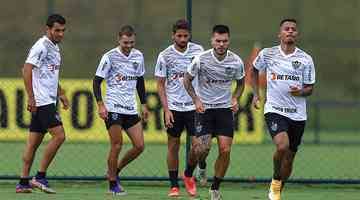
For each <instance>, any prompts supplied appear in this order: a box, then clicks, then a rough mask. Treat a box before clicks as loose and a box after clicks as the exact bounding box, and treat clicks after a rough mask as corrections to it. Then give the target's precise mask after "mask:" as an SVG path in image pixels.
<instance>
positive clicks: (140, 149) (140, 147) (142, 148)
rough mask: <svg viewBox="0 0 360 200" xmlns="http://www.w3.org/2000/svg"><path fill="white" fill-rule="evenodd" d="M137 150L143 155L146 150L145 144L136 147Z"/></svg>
mask: <svg viewBox="0 0 360 200" xmlns="http://www.w3.org/2000/svg"><path fill="white" fill-rule="evenodd" d="M135 149H136V152H137V153H139V154H140V153H142V152H143V151H144V150H145V145H144V143H141V144H137V145H135Z"/></svg>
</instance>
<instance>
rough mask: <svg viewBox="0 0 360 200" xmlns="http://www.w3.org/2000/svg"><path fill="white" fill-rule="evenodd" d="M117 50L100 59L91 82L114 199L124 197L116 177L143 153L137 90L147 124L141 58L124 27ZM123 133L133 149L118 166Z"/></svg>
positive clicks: (129, 30)
mask: <svg viewBox="0 0 360 200" xmlns="http://www.w3.org/2000/svg"><path fill="white" fill-rule="evenodd" d="M118 42H119V46H117V47H116V48H114V49H112V50H110V51H108V52H107V53H105V54H104V55H103V57H102V58H101V61H100V64H99V66H98V68H97V70H96V75H95V78H94V81H93V92H94V96H95V98H96V101H97V105H98V114H99V116H100V118H101V119H103V120H104V121H105V125H106V128H107V130H108V134H109V139H110V145H111V146H110V151H109V155H108V174H107V176H108V180H109V192H110V193H112V194H114V195H125V194H126V192H125V191H124V189H123V188H122V187H121V185H120V182H119V179H118V174H119V172H120V171H121V170H122V169H123V168H124V167H125V166H126V165H128V164H129V163H130V162H131V161H133V160H134V159H136V158H137V157H138V156H139V155H140V154H141V153H142V152H143V151H144V135H143V128H142V124H141V118H140V117H139V115H138V111H137V103H136V90H137V92H138V95H139V98H140V102H141V105H142V106H141V107H142V108H141V111H142V118H143V119H144V120H145V121H146V120H147V117H148V109H147V107H146V96H145V83H144V77H143V76H144V73H145V66H144V57H143V54H142V53H141V52H140V51H139V50H137V49H135V48H134V46H135V31H134V29H133V27H132V26H129V25H125V26H123V27H121V29H120V32H119V40H118ZM103 79H105V80H106V85H107V87H106V101H105V103H104V102H103V100H102V95H101V87H100V86H101V82H102V81H103ZM122 130H125V131H126V133H127V135H128V137H129V138H130V140H131V143H132V145H133V147H132V148H131V149H130V150H128V151H127V152H126V153H125V155H124V156H123V157H122V159H121V160H120V161H119V163H118V156H119V153H120V150H121V147H122V143H123V138H122Z"/></svg>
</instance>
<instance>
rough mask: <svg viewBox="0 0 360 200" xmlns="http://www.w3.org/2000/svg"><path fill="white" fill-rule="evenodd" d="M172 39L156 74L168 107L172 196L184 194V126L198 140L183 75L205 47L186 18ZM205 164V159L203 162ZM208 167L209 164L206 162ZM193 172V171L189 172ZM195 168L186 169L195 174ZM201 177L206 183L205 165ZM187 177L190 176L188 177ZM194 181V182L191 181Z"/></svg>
mask: <svg viewBox="0 0 360 200" xmlns="http://www.w3.org/2000/svg"><path fill="white" fill-rule="evenodd" d="M172 31H173V34H172V39H173V41H174V44H172V45H170V46H169V47H167V48H166V49H165V50H163V51H162V52H161V53H160V54H159V56H158V60H157V64H156V67H155V77H156V79H157V87H158V94H159V96H160V100H161V104H162V107H163V109H164V122H165V126H166V128H167V129H166V132H167V134H168V152H167V165H168V171H169V179H170V191H169V194H168V196H169V197H178V196H179V195H180V189H179V183H178V174H179V170H178V168H179V147H180V136H181V133H182V131H183V130H184V128H185V129H186V132H187V134H188V135H189V136H190V137H191V141H192V144H194V143H195V142H196V141H195V140H196V138H195V137H194V136H195V119H194V117H195V106H194V103H193V102H192V100H191V97H190V96H189V95H188V94H187V92H186V90H185V88H184V85H183V78H184V74H185V72H186V69H187V67H188V66H189V65H190V63H191V61H192V59H193V58H194V57H195V56H196V55H199V53H201V52H202V51H203V48H202V46H200V45H198V44H195V43H192V42H189V40H190V37H191V33H190V26H189V23H188V22H187V21H186V20H183V19H181V20H178V21H176V23H175V24H174V25H173V30H172ZM194 153H195V152H194V148H191V150H190V154H189V160H188V163H190V164H189V165H190V166H196V163H197V160H196V158H195V156H194ZM202 163H204V161H203V162H202ZM205 166H206V164H205ZM189 171H190V172H189ZM193 171H194V168H192V169H191V170H187V171H185V173H188V172H189V174H188V176H191V178H190V179H194V178H193V177H192V173H193ZM201 172H202V173H201V175H202V176H201V179H200V181H201V182H202V183H203V184H206V173H205V172H206V171H205V167H204V164H203V168H202V169H201ZM185 177H187V176H185ZM188 180H189V179H188V178H185V180H184V181H185V183H186V184H185V186H188V187H186V189H187V192H188V193H189V194H190V195H191V196H195V195H196V185H195V181H194V180H190V181H188ZM188 182H190V184H187V183H188Z"/></svg>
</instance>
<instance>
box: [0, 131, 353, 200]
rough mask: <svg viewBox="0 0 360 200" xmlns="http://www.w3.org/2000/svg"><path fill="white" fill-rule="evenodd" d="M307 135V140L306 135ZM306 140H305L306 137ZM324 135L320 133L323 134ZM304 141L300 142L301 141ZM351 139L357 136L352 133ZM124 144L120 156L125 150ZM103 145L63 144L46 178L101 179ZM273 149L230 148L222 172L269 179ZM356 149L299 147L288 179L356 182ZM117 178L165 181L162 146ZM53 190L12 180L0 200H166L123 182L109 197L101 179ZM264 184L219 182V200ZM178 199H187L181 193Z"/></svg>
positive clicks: (342, 192)
mask: <svg viewBox="0 0 360 200" xmlns="http://www.w3.org/2000/svg"><path fill="white" fill-rule="evenodd" d="M308 136H310V137H311V135H310V134H309V135H308ZM308 136H306V137H308ZM324 136H325V135H324ZM306 137H305V138H306ZM341 137H343V135H341V133H334V134H332V135H327V138H328V139H331V141H333V140H334V141H335V140H336V138H341ZM353 138H354V141H355V140H356V139H357V135H355V134H353ZM24 145H25V144H24V142H5V141H2V142H1V143H0V152H1V153H0V160H1V161H2V162H1V165H0V176H9V175H10V176H17V175H19V173H20V168H21V154H22V151H23V148H24ZM44 147H45V144H43V145H41V146H40V148H39V150H38V154H37V157H36V160H35V162H34V166H33V168H32V175H34V174H35V171H36V170H37V168H38V164H39V159H40V157H41V153H42V151H43V149H44ZM129 147H130V145H128V144H126V145H125V146H124V149H123V151H122V152H124V151H125V150H126V149H128V148H129ZM184 147H185V145H183V146H182V148H181V151H180V154H181V155H180V158H181V161H180V171H182V170H183V169H184V157H185V156H184V154H185V149H184ZM108 148H109V145H108V144H107V143H74V142H66V143H65V144H64V146H63V147H62V148H61V150H60V151H59V153H58V155H57V157H56V159H55V160H54V162H53V163H52V165H51V166H50V169H49V171H48V175H49V176H86V177H92V176H104V174H105V171H106V156H107V151H108ZM273 150H274V146H273V145H272V144H271V143H269V141H267V142H266V143H265V144H260V145H234V146H233V148H232V154H231V164H230V167H229V170H228V173H227V177H230V178H234V177H236V178H245V179H249V180H254V179H257V178H261V179H263V178H266V179H268V178H271V174H272V152H273ZM358 152H359V145H356V144H353V145H349V144H348V145H339V144H332V145H331V144H320V145H316V144H304V145H302V146H301V148H300V149H299V152H298V155H297V158H296V161H295V168H294V172H293V176H292V178H294V179H310V180H311V179H317V180H318V179H324V180H325V179H326V180H338V179H342V180H344V179H345V180H359V179H360V168H359V166H360V157H359V154H358ZM216 156H217V148H216V143H214V144H213V148H212V150H211V153H210V155H209V157H208V160H207V161H208V174H209V176H212V174H213V161H214V160H215V159H216ZM121 176H141V177H144V176H145V177H167V167H166V145H164V144H146V148H145V151H144V153H143V154H142V155H141V156H140V157H139V159H137V160H135V161H134V162H133V163H131V164H130V165H129V166H128V167H127V168H125V169H124V170H123V172H122V173H121ZM50 183H51V184H52V185H53V187H54V188H55V189H56V190H57V191H58V194H56V195H46V194H42V193H41V192H35V193H33V194H29V195H26V194H15V192H14V190H15V184H16V181H15V180H14V181H1V182H0V200H13V199H36V200H42V199H53V200H56V199H86V200H91V199H115V198H116V199H117V198H121V199H129V200H132V199H168V198H167V196H166V195H167V192H168V189H169V188H168V187H169V186H168V182H167V181H164V182H133V181H124V182H123V184H124V185H125V187H126V190H127V191H128V193H129V195H128V196H126V197H112V196H109V195H107V194H105V192H106V191H107V183H106V182H105V181H94V182H63V181H53V180H51V182H50ZM267 187H268V185H267V184H255V183H248V184H244V183H242V184H240V183H228V182H226V183H224V185H223V190H222V191H223V196H224V199H266V191H267ZM207 192H208V188H200V189H199V195H200V196H199V198H198V199H208V197H207V195H208V193H207ZM359 192H360V185H329V184H321V185H305V184H288V185H287V187H286V190H285V193H284V199H291V200H300V199H301V200H303V199H314V200H321V199H326V200H339V199H342V200H352V199H354V200H355V199H359ZM182 194H183V195H182V197H181V198H179V199H189V198H188V196H187V195H186V194H185V191H184V190H182Z"/></svg>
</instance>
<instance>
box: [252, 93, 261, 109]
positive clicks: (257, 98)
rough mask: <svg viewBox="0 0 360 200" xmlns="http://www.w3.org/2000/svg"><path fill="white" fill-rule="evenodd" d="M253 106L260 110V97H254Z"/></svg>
mask: <svg viewBox="0 0 360 200" xmlns="http://www.w3.org/2000/svg"><path fill="white" fill-rule="evenodd" d="M252 104H253V106H254V108H255V109H257V110H259V109H260V97H259V96H258V95H254V97H253V99H252Z"/></svg>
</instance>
